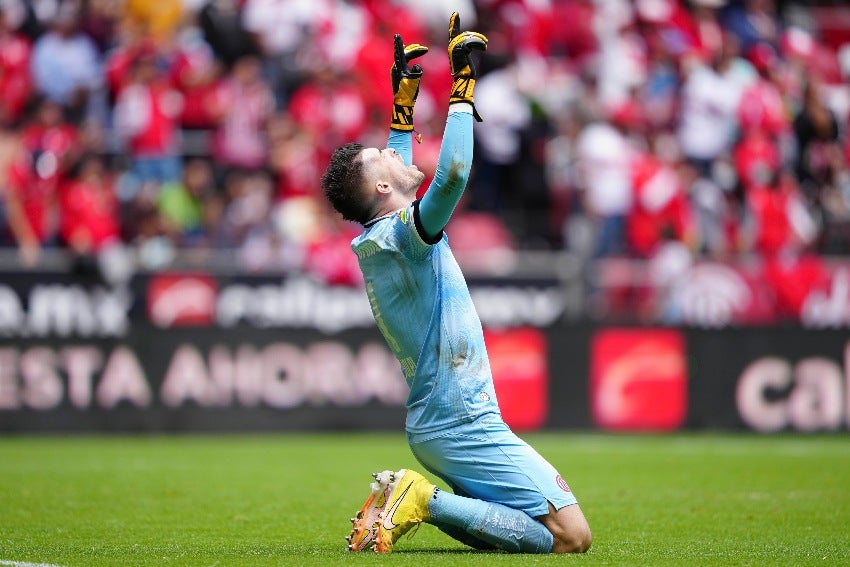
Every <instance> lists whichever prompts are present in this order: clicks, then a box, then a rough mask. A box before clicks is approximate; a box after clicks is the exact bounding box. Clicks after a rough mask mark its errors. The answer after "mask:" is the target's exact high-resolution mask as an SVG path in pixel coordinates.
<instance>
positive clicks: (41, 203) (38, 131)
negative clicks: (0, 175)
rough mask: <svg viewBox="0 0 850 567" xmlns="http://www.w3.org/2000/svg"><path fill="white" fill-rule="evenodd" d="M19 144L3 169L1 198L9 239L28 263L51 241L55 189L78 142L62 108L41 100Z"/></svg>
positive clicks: (54, 229) (54, 231) (54, 223)
mask: <svg viewBox="0 0 850 567" xmlns="http://www.w3.org/2000/svg"><path fill="white" fill-rule="evenodd" d="M21 142H22V143H21V148H20V151H19V152H18V153H17V156H16V157H15V158H14V160H13V162H12V164H11V166H10V169H9V174H8V180H7V183H8V187H7V196H6V197H7V206H8V208H9V212H8V214H9V215H10V217H11V218H10V224H11V225H12V228H13V232H14V235H15V237H16V239H17V240H18V244H19V245H20V246H21V247H22V251H26V252H25V261H26V262H27V263H33V262H35V261H36V260H37V258H38V255H39V252H38V251H39V249H40V248H41V247H43V246H51V245H54V244H55V243H56V237H57V230H58V223H57V216H58V213H57V194H58V189H59V185H60V183H61V182H62V180H63V177H64V176H65V174H66V173H67V171H68V168H69V166H70V164H72V163H73V162H74V161H75V159H76V156H77V155H78V154H77V151H78V150H79V147H80V140H79V134H78V132H77V130H76V128H74V127H73V126H71V125H70V124H68V123H67V122H65V120H64V114H63V109H62V107H61V106H59V104H57V103H55V102H53V101H51V100H48V99H43V100H42V101H41V103H40V104H39V106H38V109H37V113H36V118H35V120H34V121H33V123H32V124H30V125H28V126H26V127H25V128H24V130H23V131H22V133H21Z"/></svg>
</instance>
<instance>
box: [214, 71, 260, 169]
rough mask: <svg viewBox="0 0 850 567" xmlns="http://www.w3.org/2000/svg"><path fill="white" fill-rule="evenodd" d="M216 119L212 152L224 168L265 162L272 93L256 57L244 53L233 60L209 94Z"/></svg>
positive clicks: (237, 167)
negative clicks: (243, 55) (216, 86)
mask: <svg viewBox="0 0 850 567" xmlns="http://www.w3.org/2000/svg"><path fill="white" fill-rule="evenodd" d="M212 105H213V110H212V116H213V118H214V119H215V120H216V121H217V128H216V132H215V140H214V142H213V155H214V157H215V159H216V163H217V164H218V165H219V166H220V167H223V168H224V169H225V170H230V169H242V170H249V171H250V170H258V169H260V168H263V167H265V166H266V161H267V155H268V133H267V129H268V121H269V120H270V119H271V117H272V115H273V114H274V109H275V101H274V94H273V93H272V91H271V89H270V88H269V86H268V85H267V84H266V83H265V81H264V80H263V77H262V74H261V66H260V60H259V58H257V57H256V56H253V55H248V56H245V57H242V58H240V59H239V60H237V61H236V63H235V64H234V66H233V69H232V70H231V72H230V74H229V75H228V76H227V77H225V78H224V80H222V82H221V84H220V85H219V86H218V89H217V90H216V93H215V95H214V96H213V97H212Z"/></svg>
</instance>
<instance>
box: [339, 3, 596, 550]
mask: <svg viewBox="0 0 850 567" xmlns="http://www.w3.org/2000/svg"><path fill="white" fill-rule="evenodd" d="M394 42H395V43H394V60H395V62H394V64H393V67H392V71H391V77H392V86H393V93H394V104H393V113H392V120H391V124H390V135H389V142H388V147H387V148H386V149H378V148H364V147H363V146H362V145H360V144H357V143H349V144H346V145H344V146H342V147H341V148H339V149H337V150H336V151H335V152H334V154H333V156H332V158H331V161H330V164H329V166H328V168H327V170H326V172H325V174H324V175H323V177H322V187H323V189H324V191H325V194H326V196H327V198H328V200H329V201H330V202H331V204H332V205H333V207H334V208H335V209H336V210H337V211H338V212H339V213H340V214H341V215H342V216H343V217H344V218H346V219H349V220H353V221H356V222H359V223H361V224H362V225H363V227H364V231H363V233H362V234H361V235H360V236H358V237H357V238H355V239H354V240H353V241H352V243H351V246H352V249H353V250H354V252H355V253H356V254H357V257H358V259H359V263H360V268H361V270H362V271H363V276H364V279H365V283H366V293H367V296H368V299H369V303H370V304H371V306H372V312H373V315H374V317H375V321H376V323H377V325H378V328H379V329H380V331H381V333H382V334H383V335H384V338H385V339H386V341H387V343H388V345H389V347H390V349H392V351H393V352H394V353H395V355H396V357H397V358H398V360H399V362H400V363H401V368H402V371H403V373H404V376H405V378H406V380H407V382H408V384H409V386H410V395H409V397H408V400H407V410H408V411H407V419H406V424H405V428H406V430H407V438H408V442H409V445H410V448H411V451H412V452H413V454H414V456H415V457H416V458H417V460H418V461H419V462H420V463H421V464H422V465H423V467H424V468H425V469H426V470H428V471H429V472H431V473H432V474H434V475H436V476H437V477H439V478H440V479H442V480H443V481H444V482H445V483H446V484H447V485H448V486H449V487H451V489H452V492H447V491H444V490H440V489H438V488H437V487H436V486H435V485H434V484H432V483H431V482H429V481H428V480H427V479H426V478H425V477H423V476H422V475H421V474H419V473H418V472H415V471H413V470H410V469H407V470H405V469H402V470H400V471H396V472H393V471H389V470H387V471H383V472H381V473H376V474H375V475H374V476H375V482H373V483H372V484H371V488H372V492H371V494H370V495H369V497H368V498H367V500H366V502H365V503H364V504H363V506H362V508H361V509H360V510H359V511H358V512H357V515H356V517H355V518H353V519H352V523H353V529H352V532H351V534H350V535H349V536H348V537H347V538H346V539H347V540H348V542H349V546H348V547H349V549H350V550H352V551H361V550H365V549H374V550H375V551H378V552H388V551H391V550H392V548H393V545H394V544H395V543H396V541H398V538H399V537H401V536H402V535H403V534H404V533H406V532H408V531H409V530H410V529H411V528H413V527H414V526H417V525H418V524H420V523H422V522H425V523H429V524H433V525H435V526H437V527H438V528H439V529H440V530H442V531H444V532H445V533H447V534H449V535H450V536H452V537H454V538H455V539H458V540H460V541H462V542H464V543H465V544H467V545H470V546H472V547H475V548H478V549H501V550H505V551H510V552H518V553H550V552H554V553H566V552H583V551H586V550H587V549H588V548H589V547H590V541H591V535H590V529H589V527H588V525H587V521H586V520H585V518H584V515H583V514H582V511H581V509H580V508H579V506H578V504H577V501H576V498H575V496H574V495H573V493H572V492H571V490H570V488H569V486H568V485H567V483H566V482H564V480H563V478H562V477H561V476H560V475H559V474H558V472H557V471H556V470H555V468H554V467H553V466H552V465H550V464H549V463H548V462H547V461H546V460H545V459H544V458H543V457H541V456H540V455H539V454H538V453H537V452H536V451H535V450H534V449H532V448H531V447H530V446H529V445H528V444H526V443H525V442H524V441H522V440H521V439H519V438H518V437H517V436H516V435H514V433H513V432H511V430H510V429H509V428H508V426H507V425H506V424H505V423H504V421H503V420H502V417H501V414H500V411H499V406H498V403H497V401H496V393H495V391H494V389H493V379H492V375H491V372H490V363H489V360H488V358H487V352H486V350H485V347H484V336H483V332H482V329H481V322H480V320H479V318H478V315H477V313H476V311H475V308H474V306H473V304H472V299H471V297H470V295H469V290H468V289H467V287H466V283H465V281H464V277H463V274H462V273H461V270H460V268H459V267H458V265H457V262H456V261H455V258H454V256H453V254H452V252H451V249H450V248H449V244H448V240H447V238H446V236H445V234H444V233H443V229H444V227H445V226H446V223H447V222H448V221H449V217H450V216H451V214H452V212H453V211H454V209H455V206H456V205H457V203H458V201H459V200H460V198H461V195H462V194H463V191H464V189H465V187H466V182H467V178H468V176H469V171H470V167H471V162H472V146H473V143H472V142H473V140H472V126H473V119H475V120H479V121H480V120H481V118H480V117H479V116H478V113H477V112H476V110H475V102H474V98H473V91H474V89H475V78H476V75H475V67H474V65H473V62H472V60H471V57H470V53H471V52H472V51H473V50H480V51H483V50H484V49H486V47H487V38H486V37H484V36H483V35H482V34H480V33H476V32H471V31H464V32H462V31H460V22H459V18H458V15H457V13H453V14H452V15H451V18H450V20H449V46H448V53H449V59H450V66H451V72H452V75H453V79H454V81H453V85H452V92H451V98H450V103H449V113H448V119H447V121H446V128H445V132H444V135H443V140H442V145H441V148H440V155H439V161H438V165H437V171H436V174H435V176H434V180H433V182H432V183H431V185H430V187H429V188H428V190H427V192H426V193H425V195H424V196H423V197H422V199H421V200H416V191H417V189H418V187H419V185H420V184H421V183H422V182H423V180H424V178H425V176H424V174H423V173H422V172H421V171H419V169H418V168H417V167H416V166H415V165H413V164H412V151H413V150H412V146H413V144H412V136H413V131H414V130H413V109H414V103H415V102H416V95H417V94H418V91H419V81H420V79H421V77H422V67H421V66H420V65H419V64H413V65H411V64H410V62H411V60H412V59H415V58H418V57H420V56H422V55H424V54H425V53H426V52H427V50H428V49H427V48H426V47H424V46H422V45H419V44H411V45H407V46H405V45H404V44H403V42H402V39H401V37H400V36H398V35H396V36H395V40H394Z"/></svg>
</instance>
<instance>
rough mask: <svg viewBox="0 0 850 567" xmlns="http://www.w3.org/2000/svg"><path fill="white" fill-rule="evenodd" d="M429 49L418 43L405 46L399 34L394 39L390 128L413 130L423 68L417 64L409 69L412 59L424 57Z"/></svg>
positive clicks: (404, 130)
mask: <svg viewBox="0 0 850 567" xmlns="http://www.w3.org/2000/svg"><path fill="white" fill-rule="evenodd" d="M426 53H428V48H427V47H425V46H424V45H420V44H418V43H411V44H410V45H407V46H406V45H404V42H402V40H401V36H400V35H399V34H395V38H394V39H393V60H394V61H393V66H392V69H391V70H390V77H391V78H392V82H393V117H392V122H391V123H390V128H392V129H393V130H401V131H403V132H410V131H412V130H413V105H414V104H415V103H416V96H417V95H418V94H419V80H420V79H421V78H422V67H421V66H420V65H419V63H415V64H414V65H413V67H409V66H408V63H409V62H410V60H411V59H415V58H417V57H422V56H423V55H425V54H426Z"/></svg>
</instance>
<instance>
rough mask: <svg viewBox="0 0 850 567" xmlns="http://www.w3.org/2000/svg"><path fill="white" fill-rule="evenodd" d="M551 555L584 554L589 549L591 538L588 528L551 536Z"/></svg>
mask: <svg viewBox="0 0 850 567" xmlns="http://www.w3.org/2000/svg"><path fill="white" fill-rule="evenodd" d="M553 535H554V542H553V544H552V553H584V552H585V551H587V550H588V549H590V544H591V542H592V541H593V536H592V535H591V533H590V528H589V527H587V526H585V527H583V528H580V529H573V530H570V531H569V532H568V533H562V534H553Z"/></svg>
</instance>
